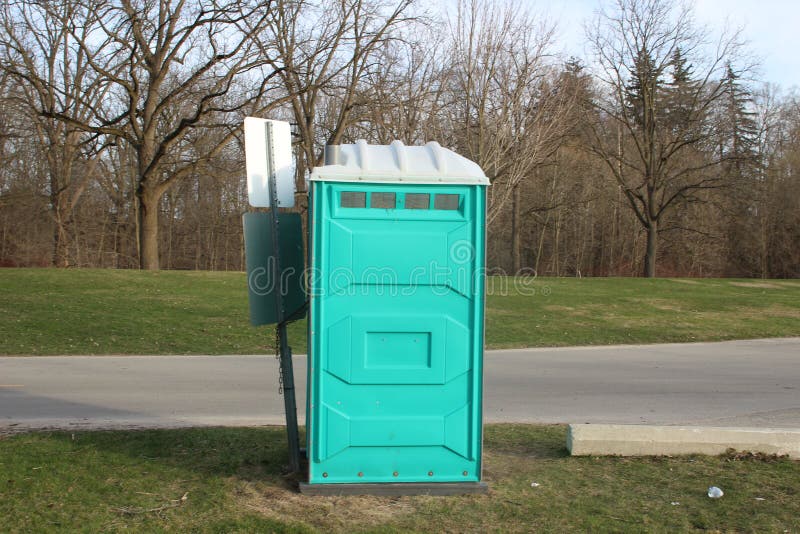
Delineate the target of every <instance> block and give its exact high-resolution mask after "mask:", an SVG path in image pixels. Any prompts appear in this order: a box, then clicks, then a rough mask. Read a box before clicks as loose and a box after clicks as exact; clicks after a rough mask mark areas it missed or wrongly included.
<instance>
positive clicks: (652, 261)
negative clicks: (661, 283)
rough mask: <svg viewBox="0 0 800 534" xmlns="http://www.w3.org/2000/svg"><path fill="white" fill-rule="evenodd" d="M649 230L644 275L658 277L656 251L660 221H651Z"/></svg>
mask: <svg viewBox="0 0 800 534" xmlns="http://www.w3.org/2000/svg"><path fill="white" fill-rule="evenodd" d="M646 230H647V251H646V252H645V255H644V276H645V277H646V278H655V277H656V253H657V252H658V222H657V221H649V224H648V226H647V228H646Z"/></svg>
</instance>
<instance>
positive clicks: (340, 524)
mask: <svg viewBox="0 0 800 534" xmlns="http://www.w3.org/2000/svg"><path fill="white" fill-rule="evenodd" d="M236 493H237V499H238V500H239V502H240V503H241V505H242V506H244V507H245V508H247V509H249V510H251V511H253V512H257V513H258V514H261V515H263V516H265V517H268V518H270V519H274V520H276V521H286V520H287V518H294V519H295V520H296V521H297V522H298V523H300V524H301V525H303V526H306V527H310V528H312V529H316V530H319V531H321V532H352V529H353V525H359V527H360V528H361V529H369V528H374V527H377V526H380V525H384V524H386V523H392V522H396V521H398V520H401V519H403V518H405V517H407V516H409V515H410V514H413V513H414V512H415V511H416V508H417V504H419V501H418V499H419V498H418V497H374V496H347V497H322V496H314V497H309V496H307V495H302V494H300V493H298V492H297V491H296V490H294V489H290V488H288V487H277V486H274V485H269V484H264V483H260V482H244V483H241V484H239V485H238V487H237V490H236ZM415 500H417V501H418V502H414V501H415Z"/></svg>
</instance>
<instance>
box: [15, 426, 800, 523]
mask: <svg viewBox="0 0 800 534" xmlns="http://www.w3.org/2000/svg"><path fill="white" fill-rule="evenodd" d="M564 442H565V430H564V427H558V426H526V425H491V426H489V427H487V431H486V439H485V449H486V451H485V465H484V479H485V480H486V481H487V482H489V484H490V493H489V494H488V495H481V496H460V497H401V498H382V497H304V496H301V495H299V494H297V493H296V492H295V491H294V490H293V489H292V483H291V481H290V480H287V479H286V478H284V477H283V476H281V469H282V464H283V462H284V458H285V456H286V449H285V440H284V434H283V431H282V429H275V428H258V429H247V428H243V429H222V428H210V429H184V430H143V431H114V432H76V433H68V432H54V433H47V432H39V433H30V434H19V435H15V436H7V437H5V438H2V437H0V518H2V527H1V528H2V530H3V531H4V532H45V531H48V532H49V531H58V530H62V531H65V530H68V531H76V530H79V531H85V532H98V531H119V530H128V531H133V532H154V531H172V532H186V531H198V532H314V531H319V532H331V531H334V532H396V531H405V532H408V531H421V532H459V531H462V532H463V531H469V532H485V531H503V532H531V531H551V532H571V531H587V530H588V531H635V532H639V531H643V530H646V531H656V532H658V531H662V532H665V531H691V530H698V531H699V530H713V531H720V532H727V531H737V532H750V531H755V532H796V531H797V530H798V528H800V519H799V518H800V499H798V480H800V462H797V461H791V460H788V459H784V458H780V459H776V458H769V457H767V458H760V459H744V460H741V459H737V457H735V456H721V457H705V456H690V457H675V458H614V457H609V458H596V457H587V458H572V457H569V456H567V452H566V450H565V449H564ZM532 482H537V483H538V484H539V486H538V487H531V483H532ZM709 485H718V486H720V487H721V488H722V489H723V490H724V491H725V496H724V497H723V498H721V499H719V500H712V499H709V498H708V497H707V496H706V495H705V493H706V489H707V488H708V486H709ZM184 495H185V497H186V498H185V500H181V497H183V496H184ZM672 503H679V504H672Z"/></svg>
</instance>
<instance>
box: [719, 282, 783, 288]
mask: <svg viewBox="0 0 800 534" xmlns="http://www.w3.org/2000/svg"><path fill="white" fill-rule="evenodd" d="M730 285H732V286H736V287H752V288H756V289H784V286H781V285H778V284H773V283H772V282H730Z"/></svg>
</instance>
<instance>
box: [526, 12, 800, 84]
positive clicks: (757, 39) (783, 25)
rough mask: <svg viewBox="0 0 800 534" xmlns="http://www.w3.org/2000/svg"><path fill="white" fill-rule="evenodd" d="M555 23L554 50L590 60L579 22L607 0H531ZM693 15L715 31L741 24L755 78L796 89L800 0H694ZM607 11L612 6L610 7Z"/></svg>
mask: <svg viewBox="0 0 800 534" xmlns="http://www.w3.org/2000/svg"><path fill="white" fill-rule="evenodd" d="M531 4H532V7H534V9H535V10H537V11H539V10H544V11H545V12H546V13H548V14H549V16H550V17H552V19H554V20H555V21H557V23H558V28H559V31H558V37H557V38H556V45H557V49H560V50H562V51H563V52H564V53H566V54H567V55H574V56H577V57H582V58H585V59H587V60H588V53H587V52H588V51H585V50H584V41H585V39H584V34H583V23H584V21H585V20H587V19H591V18H592V17H593V14H594V12H595V11H596V10H597V9H598V8H599V7H600V6H601V5H604V6H607V8H608V7H610V6H611V2H610V0H531ZM694 6H695V18H696V21H697V23H698V24H701V25H707V26H708V28H709V30H710V31H711V32H713V33H714V34H715V35H719V33H721V32H722V30H723V29H724V28H725V25H726V22H727V24H728V25H729V26H730V27H732V28H737V27H741V28H742V29H743V37H744V39H745V40H746V41H747V42H748V45H749V49H750V50H751V52H752V53H753V54H754V55H755V56H756V57H757V58H758V59H759V62H760V64H761V65H760V72H758V73H757V78H758V79H759V80H762V81H766V82H770V83H775V84H778V85H780V86H781V87H782V88H783V89H786V90H788V89H790V88H792V87H796V88H800V0H696V1H695V2H694ZM609 10H610V9H609Z"/></svg>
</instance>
